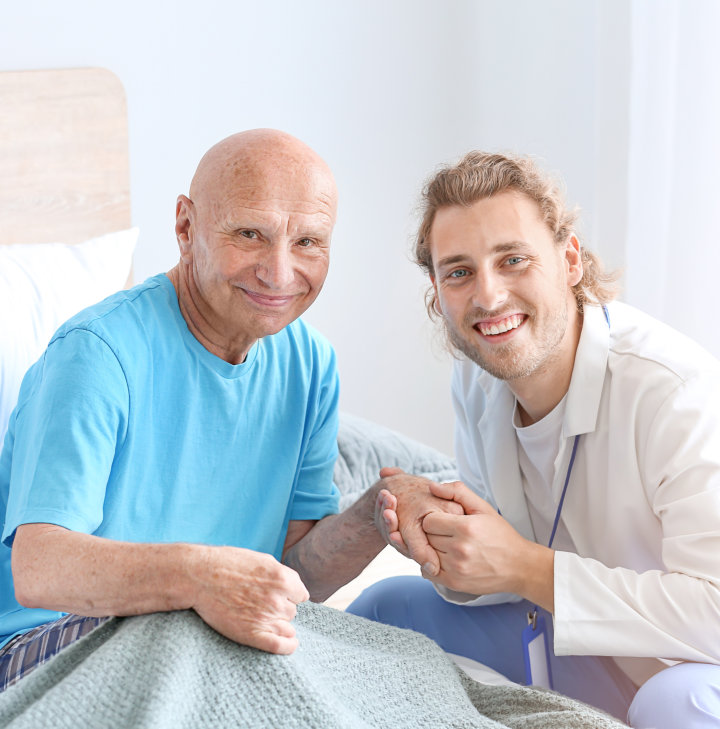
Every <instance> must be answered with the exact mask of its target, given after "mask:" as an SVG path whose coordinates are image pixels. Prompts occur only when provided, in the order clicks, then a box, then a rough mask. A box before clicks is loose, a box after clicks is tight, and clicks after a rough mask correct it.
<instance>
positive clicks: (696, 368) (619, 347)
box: [608, 302, 720, 385]
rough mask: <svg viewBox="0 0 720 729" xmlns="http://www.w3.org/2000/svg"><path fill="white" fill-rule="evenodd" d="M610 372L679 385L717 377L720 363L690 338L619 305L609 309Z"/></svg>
mask: <svg viewBox="0 0 720 729" xmlns="http://www.w3.org/2000/svg"><path fill="white" fill-rule="evenodd" d="M609 312H610V321H611V334H610V349H609V356H608V367H609V369H610V370H611V371H612V370H615V371H616V372H620V371H627V372H628V373H630V372H632V373H635V374H636V375H637V376H638V377H643V378H644V377H650V378H660V379H667V380H669V381H675V382H676V384H678V385H679V384H682V383H684V382H687V381H689V380H693V379H696V378H698V377H700V378H703V377H705V376H710V377H718V375H720V361H718V359H717V358H715V357H714V356H713V355H712V354H710V352H708V351H707V350H706V349H704V348H703V347H702V346H701V345H699V344H698V343H697V342H695V341H694V340H692V339H691V338H690V337H688V336H686V335H684V334H682V333H681V332H678V331H677V330H676V329H673V328H672V327H670V326H668V325H667V324H664V323H663V322H661V321H658V320H657V319H655V318H653V317H651V316H650V315H648V314H645V313H644V312H642V311H640V310H639V309H635V308H634V307H631V306H628V305H627V304H623V303H621V302H614V303H613V304H611V305H610V306H609Z"/></svg>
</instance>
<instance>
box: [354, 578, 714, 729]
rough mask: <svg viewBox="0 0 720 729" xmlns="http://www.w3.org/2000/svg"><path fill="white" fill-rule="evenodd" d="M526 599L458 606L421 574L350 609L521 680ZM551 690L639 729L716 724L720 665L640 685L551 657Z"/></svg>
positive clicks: (612, 668) (379, 587)
mask: <svg viewBox="0 0 720 729" xmlns="http://www.w3.org/2000/svg"><path fill="white" fill-rule="evenodd" d="M530 607H531V606H530V605H529V604H528V603H527V602H521V603H505V604H502V605H487V606H481V607H463V606H461V605H453V604H451V603H448V602H446V601H445V600H443V599H442V598H441V597H440V596H439V595H438V594H437V593H436V592H435V589H434V588H433V586H432V585H431V584H430V583H429V582H427V581H426V580H423V579H422V578H420V577H392V578H390V579H387V580H383V581H382V582H378V583H377V584H375V585H372V586H371V587H369V588H368V589H367V590H365V591H364V592H363V593H362V594H361V595H360V596H359V597H358V598H357V599H356V600H355V601H354V602H353V603H352V604H351V605H350V606H349V607H348V612H351V613H354V614H355V615H360V616H362V617H365V618H370V619H371V620H375V621H377V622H381V623H386V624H388V625H396V626H398V627H400V628H409V629H411V630H416V631H418V632H420V633H424V634H425V635H427V636H428V637H430V638H432V639H433V640H434V641H436V642H437V643H438V644H439V645H440V646H441V647H442V648H443V649H444V650H446V651H448V652H449V653H455V654H457V655H461V656H465V657H467V658H472V659H473V660H476V661H479V662H481V663H484V664H485V665H486V666H489V667H490V668H492V669H494V670H496V671H498V672H499V673H502V674H503V675H505V676H507V677H508V678H509V679H510V680H511V681H515V682H516V683H520V684H522V683H524V682H525V664H524V658H523V650H522V643H521V638H520V635H521V633H522V630H523V628H524V627H525V625H526V624H527V612H528V610H529V608H530ZM546 623H547V627H548V630H549V632H550V636H549V638H550V647H551V650H550V663H551V668H552V674H553V682H554V686H555V690H556V691H558V692H560V693H562V694H565V695H566V696H570V697H572V698H574V699H577V700H579V701H583V702H585V703H587V704H591V705H592V706H595V707H597V708H599V709H602V710H604V711H606V712H608V713H609V714H612V715H613V716H615V717H617V718H618V719H620V720H621V721H626V722H628V723H629V724H630V725H631V726H633V727H635V728H636V729H709V728H710V727H714V728H715V729H718V728H720V666H716V665H710V664H699V663H683V664H679V665H677V666H673V667H671V668H667V669H665V670H664V671H661V672H660V673H659V674H657V675H656V676H653V677H652V678H651V679H650V680H649V681H647V682H646V683H645V684H644V685H643V686H642V687H641V688H640V690H638V689H637V687H636V686H635V685H634V684H633V683H632V681H631V680H630V679H629V678H628V677H627V676H626V675H625V674H624V673H623V672H622V671H621V670H620V669H619V668H618V667H617V665H616V664H615V662H614V661H613V660H612V659H611V658H607V657H603V656H555V655H554V654H553V652H552V619H549V618H548V619H546Z"/></svg>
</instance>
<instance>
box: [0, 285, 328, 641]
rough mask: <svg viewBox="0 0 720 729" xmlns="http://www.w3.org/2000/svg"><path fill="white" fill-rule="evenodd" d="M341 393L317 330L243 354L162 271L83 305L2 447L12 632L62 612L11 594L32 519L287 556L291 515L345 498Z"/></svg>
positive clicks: (4, 589)
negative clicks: (199, 325) (225, 346)
mask: <svg viewBox="0 0 720 729" xmlns="http://www.w3.org/2000/svg"><path fill="white" fill-rule="evenodd" d="M337 405H338V377H337V369H336V363H335V355H334V352H333V350H332V348H331V347H330V345H329V344H328V343H327V341H326V340H325V339H324V338H323V337H321V336H320V335H319V334H318V333H317V332H315V331H314V330H312V329H311V328H310V327H309V326H307V325H306V324H304V323H303V322H302V321H300V320H296V321H295V322H293V323H292V324H290V325H289V326H288V327H286V328H285V329H283V330H282V331H281V332H279V333H278V334H275V335H273V336H268V337H264V338H262V339H260V340H259V341H258V342H257V343H256V344H255V345H254V346H253V347H252V349H251V350H250V352H249V353H248V356H247V358H246V360H245V362H243V363H242V364H240V365H231V364H229V363H228V362H226V361H224V360H222V359H220V358H219V357H216V356H215V355H213V354H211V353H210V352H209V351H208V350H207V349H205V348H204V347H203V346H202V345H201V344H200V343H199V342H198V341H197V339H195V337H194V336H193V335H192V334H191V333H190V331H189V330H188V328H187V325H186V323H185V320H184V319H183V317H182V315H181V313H180V309H179V307H178V302H177V296H176V293H175V289H174V287H173V285H172V283H171V281H170V280H169V279H168V277H167V276H166V275H165V274H160V275H158V276H155V277H153V278H150V279H148V280H147V281H146V282H145V283H143V284H141V285H139V286H136V287H135V288H133V289H131V290H130V291H125V292H120V293H118V294H115V295H114V296H111V297H110V298H108V299H106V300H105V301H103V302H101V303H99V304H97V305H95V306H93V307H90V308H89V309H86V310H85V311H83V312H81V313H80V314H78V315H77V316H75V317H74V318H72V319H71V320H70V321H68V322H67V323H66V324H64V325H63V326H62V327H61V328H60V329H59V330H58V331H57V332H56V334H55V335H54V336H53V338H52V340H51V341H50V344H49V345H48V348H47V350H46V351H45V353H44V355H43V356H42V357H41V358H40V360H39V361H38V362H37V363H36V364H35V365H33V366H32V367H31V368H30V370H28V373H27V375H26V376H25V379H24V380H23V384H22V387H21V390H20V395H19V398H18V405H17V407H16V408H15V411H14V412H13V414H12V416H11V418H10V425H9V429H8V433H7V435H6V438H5V444H4V449H3V452H2V456H1V457H0V515H2V514H4V515H5V523H4V527H3V530H2V542H3V545H2V546H0V645H2V644H3V643H5V642H7V640H8V639H9V638H10V637H11V636H12V635H14V634H16V633H18V632H23V631H25V630H27V629H29V628H32V627H35V626H36V625H40V624H42V623H45V622H48V621H50V620H55V619H56V618H58V617H60V616H61V615H62V614H63V613H56V612H51V611H47V610H36V609H28V608H23V607H21V606H20V605H19V604H18V603H17V602H16V601H15V599H14V589H13V584H12V575H11V571H10V553H11V550H10V547H11V545H12V541H13V538H14V535H15V530H16V529H17V527H18V526H19V525H21V524H25V523H31V522H47V523H51V524H58V525H60V526H63V527H66V528H68V529H72V530H74V531H79V532H84V533H87V534H95V535H98V536H102V537H108V538H112V539H118V540H125V541H132V542H156V543H157V542H195V543H204V544H216V545H233V546H236V547H245V548H248V549H254V550H256V551H260V552H267V553H269V554H272V555H274V556H275V557H277V558H279V557H280V555H281V551H282V546H283V543H284V541H285V536H286V532H287V526H288V522H289V521H290V520H292V519H320V518H322V517H323V516H326V515H327V514H331V513H334V512H336V511H337V508H338V496H339V495H338V491H337V489H336V488H335V486H334V485H333V482H332V471H333V465H334V463H335V459H336V457H337V425H338V414H337Z"/></svg>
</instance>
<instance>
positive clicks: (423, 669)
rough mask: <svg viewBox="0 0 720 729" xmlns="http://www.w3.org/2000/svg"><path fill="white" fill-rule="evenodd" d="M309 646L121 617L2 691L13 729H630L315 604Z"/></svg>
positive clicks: (303, 636) (305, 632) (193, 622)
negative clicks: (257, 644) (487, 678)
mask: <svg viewBox="0 0 720 729" xmlns="http://www.w3.org/2000/svg"><path fill="white" fill-rule="evenodd" d="M296 624H297V633H298V637H299V639H300V647H299V648H298V649H297V651H296V652H295V653H294V654H292V655H290V656H276V655H270V654H268V653H263V652H262V651H259V650H256V649H254V648H249V647H247V646H239V645H237V644H235V643H233V642H231V641H229V640H227V639H226V638H224V637H223V636H221V635H220V634H218V633H216V632H215V631H214V630H212V628H210V627H208V626H207V625H206V624H205V623H203V621H202V620H201V619H200V618H199V617H198V616H197V615H196V614H195V613H193V612H190V611H184V612H175V613H156V614H152V615H144V616H139V617H132V618H117V619H113V620H110V621H109V622H107V623H105V624H103V625H101V626H100V627H99V628H97V629H96V630H94V631H93V632H92V633H90V634H88V635H87V636H86V637H85V638H82V639H81V640H80V641H78V642H77V643H75V644H73V645H71V646H70V647H68V648H66V649H65V650H63V651H62V652H61V653H59V654H58V655H57V656H56V657H55V658H53V659H52V660H50V661H48V663H46V664H45V665H43V666H40V667H39V668H37V669H36V670H35V671H34V672H32V673H30V674H29V675H27V676H26V677H25V678H24V679H22V680H21V681H20V682H19V683H17V684H16V685H15V686H12V687H11V688H9V689H7V690H6V691H5V692H4V693H2V694H0V727H9V728H12V729H42V728H43V727H53V729H65V728H67V729H78V728H79V727H82V728H83V729H111V728H112V729H116V728H122V729H126V728H128V727H132V728H133V729H143V728H145V727H147V728H148V729H166V728H167V729H171V728H172V729H185V728H186V729H200V728H203V729H204V728H208V729H210V728H212V729H215V728H218V729H220V728H222V729H228V727H262V728H263V729H266V728H268V727H269V728H271V729H291V728H293V727H312V728H313V729H325V728H328V729H331V728H332V729H335V728H337V729H366V728H368V727H387V729H402V728H403V727H407V728H408V729H409V728H410V727H412V728H413V729H421V728H422V727H428V728H430V727H431V728H432V729H441V728H442V727H457V728H458V729H460V728H461V727H462V728H463V729H475V728H476V727H478V728H481V729H503V727H516V728H517V729H541V728H542V729H545V728H547V729H550V728H552V729H566V728H570V727H578V728H581V727H582V728H585V727H587V728H592V729H606V728H607V729H618V728H619V727H623V726H625V725H623V724H620V723H619V722H617V721H616V720H614V719H612V718H610V717H608V716H607V715H605V714H602V713H600V712H598V711H596V710H594V709H591V708H589V707H588V706H585V705H584V704H580V703H578V702H576V701H572V700H570V699H567V698H564V697H562V696H559V695H558V694H555V693H552V692H549V691H544V690H541V689H532V688H521V687H506V686H486V685H483V684H479V683H476V682H475V681H473V680H471V679H470V678H468V677H467V676H466V675H465V674H464V673H462V672H461V671H460V670H459V669H457V668H456V667H455V665H454V664H453V663H452V662H451V661H450V660H449V659H448V658H447V656H446V655H445V654H444V653H443V652H442V650H440V648H438V646H437V645H436V644H435V643H433V642H432V641H430V640H428V639H427V638H425V637H424V636H421V635H419V634H418V633H414V632H412V631H409V630H400V629H397V628H390V627H387V626H383V625H379V624H376V623H372V622H370V621H368V620H365V619H363V618H358V617H355V616H353V615H348V614H346V613H342V612H339V611H337V610H334V609H332V608H328V607H324V606H320V605H313V604H310V603H306V604H303V605H301V606H300V607H299V610H298V617H297V620H296Z"/></svg>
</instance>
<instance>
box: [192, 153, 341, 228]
mask: <svg viewBox="0 0 720 729" xmlns="http://www.w3.org/2000/svg"><path fill="white" fill-rule="evenodd" d="M204 162H205V164H201V166H200V167H199V168H198V172H197V174H196V176H195V178H194V179H193V182H192V185H191V188H190V197H191V198H192V200H193V202H194V203H195V204H196V205H198V206H201V207H205V208H210V207H212V208H215V209H216V211H217V208H218V207H224V206H226V205H230V206H234V205H244V206H246V207H249V208H252V207H255V206H258V207H260V208H262V207H267V206H268V205H270V206H274V205H276V204H279V205H280V206H281V207H284V208H289V209H293V210H297V212H298V213H306V214H313V213H321V214H324V215H326V216H328V217H329V218H330V219H331V221H332V222H334V221H335V215H336V211H337V190H336V187H335V181H334V179H333V176H332V173H331V172H330V170H329V168H328V167H327V165H326V164H325V163H324V162H323V161H322V160H321V159H320V158H319V157H316V156H314V155H311V154H289V153H287V152H286V151H285V150H283V149H282V148H280V149H278V148H272V147H270V148H265V149H254V150H252V153H235V154H226V155H218V156H216V157H215V158H214V159H209V160H204Z"/></svg>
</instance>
